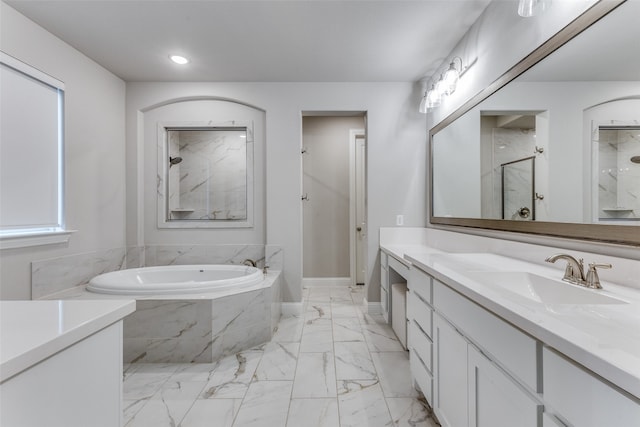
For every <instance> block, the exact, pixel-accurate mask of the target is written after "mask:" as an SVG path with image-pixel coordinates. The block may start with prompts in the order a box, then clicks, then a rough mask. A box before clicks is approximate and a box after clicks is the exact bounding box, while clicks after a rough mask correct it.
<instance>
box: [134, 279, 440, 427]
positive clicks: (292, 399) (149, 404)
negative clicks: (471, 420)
mask: <svg viewBox="0 0 640 427" xmlns="http://www.w3.org/2000/svg"><path fill="white" fill-rule="evenodd" d="M362 299H363V289H362V288H361V287H355V288H344V287H323V288H312V289H305V290H304V291H303V306H304V309H303V314H302V315H300V316H290V317H283V318H282V319H281V320H280V322H279V323H278V327H277V330H276V332H275V334H274V336H273V338H272V339H271V341H269V342H268V343H267V344H265V345H261V346H257V347H253V348H250V349H248V350H245V351H242V352H239V353H236V354H232V355H229V356H227V357H225V358H223V359H221V360H219V361H218V362H215V363H204V364H144V363H135V364H130V365H128V366H126V369H125V375H124V384H123V387H124V399H125V400H124V407H125V410H124V425H125V426H127V427H145V426H154V427H156V426H159V425H176V426H182V427H199V426H211V425H212V420H215V421H214V424H215V425H216V426H218V427H225V426H233V427H245V426H255V427H259V426H264V427H275V426H282V427H299V426H309V425H313V426H320V427H324V426H326V427H347V426H353V427H356V426H357V427H362V426H390V425H394V426H402V427H409V426H415V427H435V426H436V425H437V424H436V423H435V421H434V420H433V419H432V418H430V416H429V412H428V409H427V408H426V406H425V404H424V403H423V401H422V400H421V397H420V396H419V395H418V393H417V392H416V391H415V390H414V389H413V387H412V384H411V380H410V374H409V367H408V355H407V352H405V351H404V350H402V349H401V347H400V344H399V343H397V347H396V349H395V350H392V351H377V350H370V349H371V348H373V347H372V346H370V344H369V341H370V339H371V338H372V337H373V336H375V335H378V334H379V335H389V334H393V332H392V331H391V328H389V327H388V326H387V325H384V324H383V323H382V319H381V318H378V317H375V316H371V315H369V314H365V313H363V311H362V309H361V304H362ZM344 307H352V308H353V310H352V311H348V310H344ZM318 325H321V326H322V329H327V328H328V331H329V332H328V336H329V338H330V339H329V343H328V345H327V347H326V348H324V349H318V348H309V349H305V348H304V347H303V345H302V344H303V340H305V338H307V337H309V336H317V332H318V331H317V328H316V326H318ZM338 331H340V332H338ZM351 344H359V345H354V346H353V347H354V349H355V347H358V348H357V349H355V350H354V351H355V353H354V354H353V355H349V354H348V352H346V351H342V352H341V356H340V357H342V358H343V359H344V360H351V361H356V360H361V361H362V362H363V363H364V364H366V366H367V368H368V369H367V370H369V371H370V370H373V373H374V376H371V375H367V377H366V378H360V377H361V376H362V375H361V374H362V373H363V372H364V371H363V370H362V369H358V368H357V366H352V369H349V370H345V372H344V378H340V379H339V378H336V374H335V372H336V371H335V367H336V366H337V365H338V363H342V362H338V360H337V358H336V357H337V356H336V354H337V353H336V352H335V351H334V348H335V346H336V345H337V346H338V347H340V346H342V347H343V348H344V349H348V348H350V345H351ZM354 363H356V362H354Z"/></svg>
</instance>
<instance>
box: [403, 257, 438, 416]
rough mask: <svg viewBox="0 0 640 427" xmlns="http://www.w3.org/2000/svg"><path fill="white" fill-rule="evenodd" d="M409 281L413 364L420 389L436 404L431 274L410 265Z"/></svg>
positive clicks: (416, 381)
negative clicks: (434, 392) (434, 397)
mask: <svg viewBox="0 0 640 427" xmlns="http://www.w3.org/2000/svg"><path fill="white" fill-rule="evenodd" d="M408 276H409V280H408V281H407V349H408V350H409V368H410V370H411V375H412V377H413V378H414V380H415V383H416V384H417V386H418V388H419V389H420V391H422V394H424V397H425V398H426V399H427V402H428V403H429V405H431V406H433V307H432V305H431V304H432V295H433V293H432V286H433V285H432V280H431V277H430V276H429V275H427V274H425V273H423V272H422V271H420V270H418V269H417V268H414V267H411V268H410V269H409V274H408Z"/></svg>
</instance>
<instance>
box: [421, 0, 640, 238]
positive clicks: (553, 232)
mask: <svg viewBox="0 0 640 427" xmlns="http://www.w3.org/2000/svg"><path fill="white" fill-rule="evenodd" d="M625 1H626V0H611V1H603V0H601V1H599V2H598V3H596V4H594V5H593V6H592V7H591V8H589V9H587V10H586V11H585V12H584V13H583V14H581V15H580V16H578V17H577V18H576V19H574V20H573V21H572V22H571V23H569V24H568V25H567V26H566V27H564V28H563V29H562V30H560V31H559V32H558V33H556V34H555V35H554V36H553V37H551V38H550V39H549V40H547V41H546V42H545V43H543V44H542V45H540V46H539V47H538V48H537V49H536V50H534V51H533V52H532V53H531V54H529V55H528V56H527V57H525V58H524V59H523V60H522V61H520V62H519V63H517V64H516V65H514V66H513V67H511V68H510V69H509V70H508V71H507V72H505V73H504V74H503V75H501V76H500V77H498V78H497V79H496V80H495V81H494V82H493V83H491V84H490V85H489V86H487V87H486V88H484V89H483V90H482V91H480V92H479V93H478V94H477V95H475V96H474V97H472V98H471V99H469V100H468V101H467V102H465V103H464V104H463V105H462V106H461V107H460V108H458V109H457V110H455V111H454V112H453V113H451V114H450V115H449V116H447V117H446V118H445V119H444V120H442V121H441V122H439V123H438V124H436V125H435V126H434V127H433V128H431V130H429V166H430V171H429V180H430V183H429V185H428V200H429V203H430V206H429V223H430V224H436V225H442V226H455V227H466V228H475V229H485V230H499V231H506V232H515V233H526V234H536V235H545V236H554V237H562V238H571V239H579V240H594V241H599V242H608V243H616V244H624V245H631V246H640V229H638V228H630V227H633V226H623V225H608V224H580V223H568V222H533V221H526V222H525V221H508V220H501V219H479V218H456V217H436V216H434V214H433V137H434V135H435V134H436V133H438V132H439V131H440V130H442V129H444V128H445V127H447V126H449V125H450V124H452V123H453V122H454V121H455V120H456V119H458V118H460V117H461V116H462V115H464V114H465V113H467V112H468V111H470V110H471V109H473V108H474V107H476V106H477V105H478V104H480V103H481V102H482V101H484V100H485V99H487V98H488V97H490V96H491V95H493V94H494V93H495V92H497V91H498V90H500V89H501V88H502V87H504V86H506V85H507V84H508V83H510V82H511V81H512V80H514V79H516V78H517V77H518V76H520V75H521V74H523V73H524V72H525V71H527V70H528V69H529V68H531V67H533V66H534V65H536V64H537V63H538V62H540V61H542V60H543V59H544V58H546V57H547V56H549V55H551V54H552V53H553V52H555V51H556V50H557V49H559V48H560V47H562V46H563V45H564V44H565V43H568V42H569V41H570V40H572V39H573V38H574V37H576V36H577V35H579V34H580V33H582V32H583V31H584V30H586V29H587V28H589V27H590V26H591V25H593V24H594V23H596V22H597V21H599V20H600V19H602V18H603V17H605V16H606V15H607V14H608V13H609V12H611V11H613V10H614V9H616V8H617V7H618V6H620V5H621V4H623V3H624V2H625ZM630 230H636V231H637V232H636V233H630V232H629V231H630Z"/></svg>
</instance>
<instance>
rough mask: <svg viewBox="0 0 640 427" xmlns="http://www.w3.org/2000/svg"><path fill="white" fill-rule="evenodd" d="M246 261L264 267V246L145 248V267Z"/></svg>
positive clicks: (168, 246)
mask: <svg viewBox="0 0 640 427" xmlns="http://www.w3.org/2000/svg"><path fill="white" fill-rule="evenodd" d="M246 259H251V260H254V261H256V262H257V263H258V266H259V267H262V266H264V245H157V246H147V247H146V248H145V262H146V264H145V265H146V266H157V265H187V264H242V262H243V261H244V260H246Z"/></svg>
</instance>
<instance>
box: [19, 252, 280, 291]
mask: <svg viewBox="0 0 640 427" xmlns="http://www.w3.org/2000/svg"><path fill="white" fill-rule="evenodd" d="M246 259H251V260H254V261H256V262H257V264H258V267H259V268H262V267H264V266H265V265H267V266H269V268H270V269H271V270H277V271H282V267H283V264H284V260H283V259H284V256H283V252H282V247H281V246H276V245H266V246H265V245H259V244H256V245H149V246H129V247H127V248H126V250H125V248H114V249H106V250H101V251H95V252H86V253H80V254H74V255H67V256H63V257H57V258H49V259H44V260H35V261H33V262H32V263H31V298H32V299H42V298H46V299H51V297H58V296H59V295H62V296H59V297H60V298H64V297H65V296H64V295H65V294H68V292H65V291H69V290H71V289H72V288H75V287H80V288H79V289H78V291H79V292H80V293H81V291H82V287H83V286H84V285H86V284H87V283H88V282H89V280H91V279H92V278H93V277H95V276H98V275H100V274H103V273H108V272H111V271H116V270H121V269H124V268H139V267H145V266H149V267H150V266H162V265H186V264H242V263H243V262H244V260H246ZM73 293H74V292H73V291H71V294H73Z"/></svg>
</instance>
